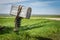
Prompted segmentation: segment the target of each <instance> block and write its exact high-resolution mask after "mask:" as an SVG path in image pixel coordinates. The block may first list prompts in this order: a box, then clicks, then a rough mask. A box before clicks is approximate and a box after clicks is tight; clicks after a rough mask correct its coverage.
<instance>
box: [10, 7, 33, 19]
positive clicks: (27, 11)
mask: <svg viewBox="0 0 60 40" xmlns="http://www.w3.org/2000/svg"><path fill="white" fill-rule="evenodd" d="M18 7H19V6H12V8H11V12H10V14H11V15H14V16H16V15H17V12H18ZM31 11H32V9H31V8H30V7H22V10H21V13H20V14H19V16H20V17H23V18H27V19H29V18H30V16H31Z"/></svg>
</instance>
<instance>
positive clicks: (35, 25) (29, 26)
mask: <svg viewBox="0 0 60 40" xmlns="http://www.w3.org/2000/svg"><path fill="white" fill-rule="evenodd" d="M33 18H34V17H31V19H22V22H21V27H20V31H19V33H18V32H17V33H16V32H14V31H13V29H14V18H5V17H3V18H1V17H0V25H1V26H2V27H3V26H4V29H3V30H0V40H60V21H56V20H47V19H42V18H39V19H36V18H37V17H35V19H33Z"/></svg>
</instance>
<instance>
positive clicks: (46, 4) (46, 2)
mask: <svg viewBox="0 0 60 40" xmlns="http://www.w3.org/2000/svg"><path fill="white" fill-rule="evenodd" d="M54 2H55V1H43V2H39V1H37V2H33V3H30V5H31V6H50V5H49V4H51V3H54Z"/></svg>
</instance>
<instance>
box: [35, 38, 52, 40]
mask: <svg viewBox="0 0 60 40" xmlns="http://www.w3.org/2000/svg"><path fill="white" fill-rule="evenodd" d="M36 39H38V40H53V39H51V38H44V37H36Z"/></svg>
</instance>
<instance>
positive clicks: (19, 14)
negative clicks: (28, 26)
mask: <svg viewBox="0 0 60 40" xmlns="http://www.w3.org/2000/svg"><path fill="white" fill-rule="evenodd" d="M31 10H32V9H31V8H30V7H23V6H21V5H19V6H12V7H11V13H10V14H11V15H14V16H16V18H15V28H14V31H16V32H17V31H19V27H20V25H21V20H22V18H27V19H29V18H30V16H31Z"/></svg>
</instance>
